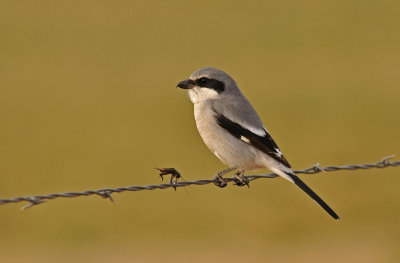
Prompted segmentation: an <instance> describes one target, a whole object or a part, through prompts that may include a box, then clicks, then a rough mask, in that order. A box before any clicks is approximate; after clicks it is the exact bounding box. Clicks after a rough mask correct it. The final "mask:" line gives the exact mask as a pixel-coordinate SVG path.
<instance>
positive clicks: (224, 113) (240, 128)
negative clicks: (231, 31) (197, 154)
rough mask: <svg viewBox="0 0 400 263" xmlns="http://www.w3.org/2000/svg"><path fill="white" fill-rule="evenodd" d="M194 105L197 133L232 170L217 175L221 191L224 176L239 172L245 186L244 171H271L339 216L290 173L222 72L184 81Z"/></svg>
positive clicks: (181, 84) (207, 70) (210, 71)
mask: <svg viewBox="0 0 400 263" xmlns="http://www.w3.org/2000/svg"><path fill="white" fill-rule="evenodd" d="M177 86H178V87H179V88H182V89H187V90H188V93H189V97H190V100H191V101H192V102H193V104H194V117H195V120H196V125H197V129H198V130H199V133H200V135H201V137H202V139H203V141H204V143H205V144H206V145H207V147H208V148H209V149H210V150H211V151H212V152H213V153H214V154H215V155H216V156H217V157H218V158H219V159H220V160H221V161H222V162H223V163H224V164H226V165H227V166H228V167H229V168H228V169H226V170H224V171H221V172H220V173H218V174H217V176H216V178H218V179H219V180H220V181H221V185H220V186H221V187H223V186H225V185H226V183H225V181H224V180H223V178H222V175H223V174H226V173H227V172H230V171H233V170H235V169H237V170H238V172H236V174H235V178H236V179H237V180H238V182H237V183H239V184H241V185H244V184H248V182H245V178H244V177H243V174H244V171H247V170H254V169H259V168H268V169H269V170H271V171H272V172H274V173H275V174H277V175H279V176H281V177H283V178H285V179H286V180H288V181H290V182H292V183H294V184H296V185H297V186H299V187H300V188H301V189H302V190H303V191H304V192H306V193H307V194H308V195H309V196H310V197H311V198H312V199H314V201H316V202H317V203H318V204H319V205H320V206H321V207H322V208H323V209H325V211H326V212H328V213H329V214H330V215H331V216H332V217H333V218H335V219H339V216H338V215H337V214H336V213H335V212H334V211H333V210H332V209H331V208H330V207H329V206H328V205H327V204H326V203H325V202H324V201H323V200H322V199H321V198H320V197H319V196H318V195H317V194H316V193H315V192H314V191H313V190H311V189H310V188H309V187H308V186H307V185H306V184H305V183H304V182H303V181H302V180H300V178H299V177H297V176H296V175H295V174H294V173H293V171H292V170H291V169H290V167H291V166H290V164H289V162H288V161H287V160H286V158H285V157H284V156H283V155H282V153H281V151H280V150H279V148H278V146H277V145H276V143H275V141H274V140H273V139H272V137H271V136H270V135H269V133H268V131H267V130H266V129H265V128H264V126H263V124H262V122H261V120H260V117H259V116H258V114H257V112H256V111H255V110H254V108H253V107H252V106H251V104H250V103H249V101H248V100H247V99H246V98H245V97H244V96H243V94H242V93H241V92H240V90H239V88H238V86H237V84H236V82H235V81H234V80H233V79H232V78H231V77H230V76H229V75H228V74H226V73H225V72H223V71H222V70H219V69H216V68H212V67H205V68H201V69H198V70H196V71H195V72H193V73H192V74H191V75H190V77H189V79H186V80H184V81H181V82H179V83H178V85H177Z"/></svg>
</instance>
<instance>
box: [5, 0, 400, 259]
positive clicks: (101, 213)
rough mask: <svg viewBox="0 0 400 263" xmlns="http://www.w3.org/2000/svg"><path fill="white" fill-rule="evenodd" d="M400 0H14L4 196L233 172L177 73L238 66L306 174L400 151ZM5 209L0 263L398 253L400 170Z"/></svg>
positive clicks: (9, 22) (8, 28) (241, 79)
mask: <svg viewBox="0 0 400 263" xmlns="http://www.w3.org/2000/svg"><path fill="white" fill-rule="evenodd" d="M399 12H400V3H399V2H398V1H337V0H335V1H246V2H240V1H198V2H193V1H186V2H184V1H155V2H154V1H3V2H2V3H1V4H0V33H1V34H0V35H1V40H0V179H1V183H0V198H8V197H14V196H20V195H31V194H47V193H53V192H65V191H82V190H87V189H98V188H103V187H117V186H127V185H146V184H158V183H160V178H159V177H158V175H157V172H156V171H155V170H154V169H153V168H154V167H175V168H177V169H178V170H179V171H181V172H182V174H183V176H184V177H185V179H187V180H194V179H200V178H210V177H212V176H213V174H215V173H216V172H217V171H219V170H221V169H224V168H226V167H225V166H224V165H223V164H221V163H220V162H219V160H218V159H217V158H216V157H214V156H213V154H212V153H211V152H209V150H208V149H207V148H206V146H204V145H203V142H202V141H201V138H200V136H199V135H198V133H197V130H196V127H195V123H194V120H193V108H192V107H193V106H192V104H191V103H190V101H189V99H188V98H187V95H186V93H185V92H184V91H182V90H180V89H176V88H175V85H176V84H177V83H178V82H179V81H181V80H183V79H185V78H187V77H188V75H189V74H190V73H191V72H192V71H193V70H195V69H197V68H199V67H203V66H214V67H219V68H221V69H223V70H225V71H227V72H228V73H229V74H231V75H232V76H233V77H234V78H235V79H236V81H237V82H238V84H239V87H240V88H241V89H242V91H243V93H244V94H245V95H246V96H247V97H248V98H249V100H250V101H251V102H252V104H253V105H254V106H255V108H256V109H257V111H258V112H259V114H260V115H261V117H262V119H263V121H264V124H265V126H266V127H267V128H268V130H269V131H270V132H271V133H272V135H273V137H274V138H275V140H276V141H277V143H278V145H279V146H280V148H281V150H282V151H283V153H284V154H285V156H286V157H287V158H288V160H289V161H290V163H291V164H292V166H293V167H294V168H295V169H303V168H306V167H309V166H311V165H313V164H315V163H317V162H319V163H320V164H321V165H345V164H352V163H366V162H375V161H378V160H380V159H381V158H382V157H384V156H387V155H390V154H400V151H399V149H400V141H399V134H400V123H399V116H400V102H399V96H400V71H399V70H400V33H399V32H400V31H399V28H400V15H399ZM302 178H304V180H305V181H306V182H307V183H308V184H309V185H310V186H311V187H312V188H313V189H315V191H316V192H317V193H319V194H320V195H321V196H322V197H323V198H324V199H325V200H326V202H327V203H329V204H330V205H331V206H332V207H333V208H334V209H335V210H336V212H337V213H338V214H339V215H340V216H341V217H342V220H341V221H337V222H335V221H334V220H333V219H331V218H330V217H329V216H328V215H327V214H326V213H325V212H324V211H323V210H322V209H321V208H320V207H318V206H317V205H316V204H315V203H314V202H312V201H311V199H309V197H307V196H306V195H305V194H304V193H302V192H301V191H299V190H298V189H296V187H294V186H293V185H291V184H289V183H288V182H286V181H284V180H281V179H274V180H259V181H256V182H254V183H252V184H251V188H250V189H248V188H246V187H243V188H238V187H232V186H229V187H227V188H225V189H218V188H217V187H215V186H211V185H209V186H203V187H196V186H193V187H190V188H187V189H178V191H176V192H174V191H173V190H171V189H170V190H162V191H161V190H158V191H152V192H149V191H141V192H135V193H124V194H120V195H117V194H115V195H113V197H114V199H115V204H112V203H111V202H109V201H108V200H104V199H102V198H100V197H82V198H74V199H58V200H54V201H50V202H48V203H45V204H42V205H40V206H37V207H34V208H32V209H29V210H26V211H23V212H21V211H20V207H21V206H23V204H10V205H5V206H0V262H94V261H96V262H160V261H162V262H188V261H190V262H228V261H229V262H243V261H247V262H399V261H400V249H399V248H400V245H399V244H400V227H399V222H400V191H399V186H400V168H386V169H382V170H379V169H374V170H365V171H352V172H350V171H348V172H335V173H324V174H319V175H308V176H302Z"/></svg>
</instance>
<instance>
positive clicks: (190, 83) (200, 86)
mask: <svg viewBox="0 0 400 263" xmlns="http://www.w3.org/2000/svg"><path fill="white" fill-rule="evenodd" d="M177 87H179V88H181V89H187V90H188V91H189V97H190V100H191V101H192V102H193V103H199V102H204V101H206V100H216V99H220V98H223V97H224V96H226V95H227V94H230V93H232V92H235V91H239V89H238V88H237V85H236V82H235V81H234V80H233V79H232V78H231V77H230V76H229V75H228V74H226V73H225V72H223V71H222V70H219V69H216V68H212V67H205V68H201V69H198V70H196V71H194V72H193V73H192V74H191V75H190V77H189V78H188V79H186V80H183V81H181V82H179V83H178V85H177Z"/></svg>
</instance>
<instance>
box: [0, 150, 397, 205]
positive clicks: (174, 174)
mask: <svg viewBox="0 0 400 263" xmlns="http://www.w3.org/2000/svg"><path fill="white" fill-rule="evenodd" d="M393 158H394V155H391V156H388V157H385V158H383V159H382V160H381V161H379V162H377V163H372V164H360V165H345V166H325V167H321V166H320V165H319V164H318V163H317V164H315V165H313V166H312V167H310V168H307V169H304V170H294V171H293V172H294V173H296V174H317V173H320V172H333V171H338V170H359V169H371V168H386V167H390V166H392V167H395V166H399V165H400V161H390V160H391V159H393ZM156 169H157V170H159V171H160V176H161V178H162V179H163V176H164V175H168V174H169V175H171V178H170V182H169V184H159V185H147V186H126V187H117V188H103V189H99V190H87V191H83V192H68V193H56V194H49V195H34V196H25V197H15V198H11V199H0V205H5V204H9V203H19V202H24V201H25V202H29V204H28V205H26V206H24V207H22V210H26V209H28V208H31V207H32V206H35V205H39V204H42V203H44V202H46V201H47V200H52V199H56V198H61V197H63V198H67V197H80V196H90V195H98V196H101V197H103V198H107V199H110V201H111V202H114V199H113V198H112V197H111V195H112V194H113V193H122V192H126V191H142V190H155V189H167V188H174V189H175V190H176V188H178V187H186V186H189V185H206V184H216V185H218V183H220V181H219V180H218V179H216V178H214V179H205V180H204V179H203V180H195V181H180V182H179V181H178V179H180V178H182V176H181V174H180V173H179V172H178V171H177V170H175V169H174V168H163V169H158V168H156ZM275 177H278V176H277V175H276V174H274V173H270V174H261V175H245V176H243V178H245V179H247V181H248V182H250V181H253V180H257V179H261V178H263V179H266V178H275ZM235 180H237V178H235V177H231V178H224V181H225V182H227V183H228V182H235Z"/></svg>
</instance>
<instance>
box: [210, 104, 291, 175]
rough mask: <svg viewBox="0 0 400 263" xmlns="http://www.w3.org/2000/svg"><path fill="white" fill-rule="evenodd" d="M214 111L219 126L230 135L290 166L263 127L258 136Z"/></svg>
mask: <svg viewBox="0 0 400 263" xmlns="http://www.w3.org/2000/svg"><path fill="white" fill-rule="evenodd" d="M215 113H216V115H215V119H216V121H217V123H218V125H219V126H220V127H221V128H223V129H225V130H226V131H228V132H229V133H230V134H231V135H233V136H234V137H236V138H238V139H239V140H241V141H243V142H244V143H247V144H249V145H251V146H253V147H255V148H256V149H258V150H260V151H262V152H264V153H266V154H268V155H269V156H270V157H272V158H274V159H275V160H277V161H278V162H280V163H282V164H283V165H285V166H287V167H289V168H290V167H291V166H290V164H289V162H288V161H287V160H286V158H285V157H284V156H283V155H282V153H281V152H280V150H279V147H278V145H276V143H275V142H274V140H273V139H272V137H271V135H269V133H268V132H267V131H266V130H265V129H264V131H265V135H264V136H260V135H257V134H255V133H253V132H251V131H250V130H248V129H246V128H244V127H243V126H242V125H240V124H238V123H236V122H233V121H231V120H230V119H228V118H227V117H225V116H224V115H222V114H219V113H217V112H215Z"/></svg>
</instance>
